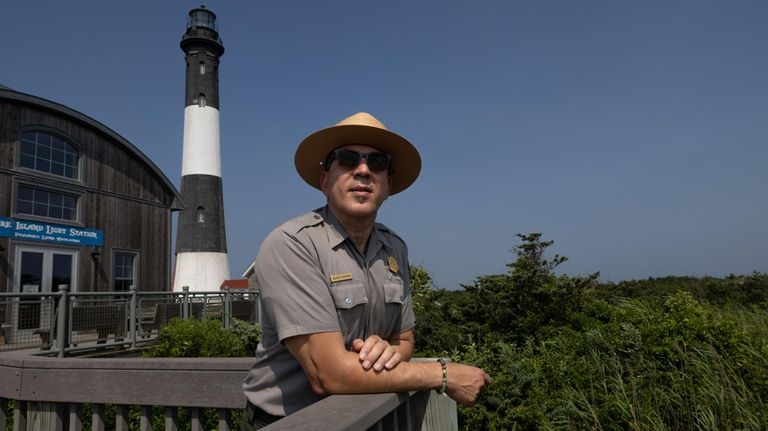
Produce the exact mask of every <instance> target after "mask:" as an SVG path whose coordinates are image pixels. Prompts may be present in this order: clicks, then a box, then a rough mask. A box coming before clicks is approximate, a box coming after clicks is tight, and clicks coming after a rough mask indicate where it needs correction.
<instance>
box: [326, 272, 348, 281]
mask: <svg viewBox="0 0 768 431" xmlns="http://www.w3.org/2000/svg"><path fill="white" fill-rule="evenodd" d="M347 280H352V273H351V272H345V273H344V274H331V283H336V282H339V281H347Z"/></svg>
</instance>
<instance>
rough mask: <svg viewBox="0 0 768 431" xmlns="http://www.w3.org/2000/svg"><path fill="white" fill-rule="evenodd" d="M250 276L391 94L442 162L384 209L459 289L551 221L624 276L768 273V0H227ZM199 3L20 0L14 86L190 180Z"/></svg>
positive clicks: (237, 166)
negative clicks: (187, 125)
mask: <svg viewBox="0 0 768 431" xmlns="http://www.w3.org/2000/svg"><path fill="white" fill-rule="evenodd" d="M205 3H206V6H207V7H208V8H209V9H210V10H212V11H214V12H215V13H216V14H217V16H218V18H219V29H220V35H221V38H222V39H223V41H224V46H225V48H226V53H225V54H224V56H223V57H222V62H221V69H220V90H221V92H220V95H221V101H220V103H221V139H222V165H223V166H222V167H223V171H224V174H223V180H224V200H225V208H226V209H225V215H226V228H227V242H228V246H229V254H230V264H231V270H232V274H233V276H237V275H239V274H240V273H242V271H243V270H245V268H246V267H247V266H248V264H249V263H250V262H251V260H252V259H253V257H254V255H255V253H256V251H257V249H258V247H259V244H260V243H261V240H262V239H263V238H264V236H265V235H266V234H267V233H268V232H269V231H270V230H271V229H272V228H274V227H275V226H277V225H278V224H280V223H281V222H282V221H284V220H286V219H288V218H290V217H293V216H296V215H299V214H301V213H303V212H305V211H307V210H310V209H313V208H316V207H319V206H321V205H322V204H323V202H324V199H323V197H322V195H321V194H320V193H319V192H317V191H315V190H314V189H310V188H309V187H308V186H306V185H305V184H304V183H303V182H302V181H301V179H300V178H299V177H298V175H297V174H296V173H295V171H294V168H293V154H294V150H295V148H296V145H297V144H298V143H299V142H300V141H301V140H302V139H303V138H304V137H305V136H306V135H308V134H309V133H311V132H313V131H315V130H317V129H320V128H323V127H326V126H329V125H331V124H333V123H335V122H337V121H339V120H340V119H342V118H344V117H346V116H348V115H350V114H353V113H355V112H358V111H368V112H371V113H372V114H373V115H375V116H376V117H378V118H379V119H380V120H381V121H382V122H384V124H386V125H387V127H388V128H390V129H392V130H394V131H396V132H398V133H400V134H401V135H403V136H405V137H406V138H408V139H409V140H411V141H412V142H413V143H414V144H415V145H416V147H417V148H418V149H419V151H420V152H421V154H422V158H423V161H424V165H423V169H422V173H421V177H420V178H419V180H418V181H417V182H416V183H415V184H414V185H413V186H412V187H411V188H410V189H408V190H407V191H405V192H403V193H401V194H399V195H397V196H394V197H393V198H391V199H390V200H388V201H387V202H386V203H385V204H384V207H383V208H382V210H381V211H380V212H379V220H380V221H381V222H383V223H385V224H387V225H388V226H389V227H391V228H392V229H393V230H395V231H396V232H398V233H399V234H400V235H401V236H402V237H404V238H405V239H406V241H407V242H408V244H409V248H410V258H411V263H413V264H421V265H424V266H425V267H426V269H427V270H428V271H429V272H430V273H431V274H432V275H433V277H434V278H435V281H436V282H437V285H438V286H439V287H442V288H447V289H453V288H457V287H458V285H459V284H460V283H463V284H467V283H471V282H472V281H473V280H474V279H475V278H476V277H477V276H480V275H488V274H497V273H503V272H505V271H506V269H507V268H506V267H505V264H506V263H508V262H511V261H512V260H514V255H513V254H512V253H511V250H512V248H513V247H514V246H516V245H517V244H519V242H518V239H517V237H516V236H515V234H517V233H527V232H542V233H543V235H544V238H545V239H549V240H554V241H555V246H554V249H553V251H554V252H556V253H559V254H561V255H565V256H568V257H569V258H570V260H569V261H568V262H567V263H565V264H564V265H562V266H561V267H560V269H561V270H562V272H565V273H568V274H572V275H576V274H589V273H592V272H595V271H600V272H601V274H602V276H601V279H602V280H604V281H608V280H611V281H618V280H623V279H638V278H646V277H658V276H665V275H696V276H701V275H713V276H723V275H727V274H730V273H736V274H749V273H751V272H752V271H760V272H768V192H766V186H767V185H768V2H766V1H764V0H740V1H725V0H723V1H710V0H695V1H669V0H664V1H645V0H644V1H615V0H605V1H589V0H585V1H573V0H562V1H555V0H549V1H548V0H543V1H530V0H526V1H522V0H519V1H518V0H494V1H469V0H465V1H454V0H439V1H438V0H418V1H404V0H401V1H361V0H336V1H310V0H304V1H299V0H280V1H277V0H274V1H245V0H243V1H233V0H227V1H223V0H218V1H215V0H208V1H206V2H205ZM199 4H200V3H198V2H195V1H187V0H184V1H180V0H175V1H157V0H155V1H149V0H138V1H131V2H117V1H98V0H88V1H86V0H73V1H68V2H65V1H61V0H55V1H54V0H50V1H38V0H4V1H3V3H2V16H3V24H2V26H0V48H1V49H0V52H2V57H0V58H1V59H0V84H3V85H6V86H8V87H11V88H13V89H15V90H18V91H21V92H25V93H30V94H33V95H36V96H39V97H43V98H46V99H50V100H52V101H55V102H58V103H61V104H63V105H66V106H69V107H71V108H73V109H76V110H78V111H80V112H83V113H84V114H86V115H89V116H91V117H93V118H95V119H96V120H98V121H100V122H102V123H104V124H106V125H107V126H108V127H110V128H112V129H113V130H115V131H116V132H117V133H119V134H121V135H122V136H124V137H125V138H127V139H128V140H129V141H131V142H132V143H133V144H134V145H135V146H136V147H138V148H139V149H140V150H141V151H143V152H144V153H145V154H147V156H148V157H149V158H150V159H152V160H153V161H154V162H155V163H156V164H157V166H158V167H159V168H160V169H161V170H162V171H163V172H164V173H165V174H166V175H167V176H168V177H169V178H170V179H171V180H172V181H173V182H174V184H176V185H177V187H178V185H179V183H180V175H181V154H182V130H183V108H184V100H183V99H184V58H183V53H182V51H181V50H180V49H179V41H180V40H181V36H182V34H183V32H184V30H185V26H186V17H187V13H188V11H189V10H190V9H191V8H194V7H197V6H199Z"/></svg>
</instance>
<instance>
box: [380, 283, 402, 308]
mask: <svg viewBox="0 0 768 431" xmlns="http://www.w3.org/2000/svg"><path fill="white" fill-rule="evenodd" d="M403 301H405V287H403V280H400V279H399V278H393V279H391V280H388V281H385V282H384V302H386V303H387V304H401V305H402V304H403Z"/></svg>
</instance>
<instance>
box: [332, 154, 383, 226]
mask: <svg viewBox="0 0 768 431" xmlns="http://www.w3.org/2000/svg"><path fill="white" fill-rule="evenodd" d="M341 148H343V149H346V150H352V151H356V152H359V153H377V152H380V151H379V150H378V149H376V148H373V147H369V146H367V145H357V144H355V145H345V146H343V147H341ZM391 184H392V179H391V178H390V176H389V172H388V170H387V169H383V170H379V171H373V170H371V169H370V168H369V167H368V162H367V160H366V159H362V160H360V163H359V164H358V165H357V166H355V167H345V166H342V165H341V164H339V161H338V160H333V162H332V163H331V165H330V167H329V169H328V171H323V173H322V174H321V177H320V187H321V189H322V191H323V194H325V196H326V197H327V198H328V206H329V207H331V209H332V210H333V212H334V214H336V215H337V216H342V217H344V216H346V217H353V218H354V217H361V218H366V217H371V216H373V217H374V218H375V217H376V212H377V211H378V209H379V207H380V206H381V204H382V203H383V202H384V201H385V200H386V199H387V197H389V189H390V186H391Z"/></svg>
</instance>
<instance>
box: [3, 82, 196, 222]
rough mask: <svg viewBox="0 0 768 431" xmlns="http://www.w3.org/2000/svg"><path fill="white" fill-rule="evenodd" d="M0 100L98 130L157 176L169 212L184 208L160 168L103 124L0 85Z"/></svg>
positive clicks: (46, 100)
mask: <svg viewBox="0 0 768 431" xmlns="http://www.w3.org/2000/svg"><path fill="white" fill-rule="evenodd" d="M0 99H8V100H14V101H17V102H21V103H26V104H29V105H34V106H37V107H41V108H44V109H47V110H49V111H54V112H57V113H59V114H61V115H64V116H67V117H70V118H72V119H73V120H75V121H78V122H80V123H83V124H85V125H87V126H88V127H91V128H93V129H95V130H98V131H99V132H100V133H102V134H104V135H106V136H108V137H109V138H110V139H112V140H114V141H115V142H117V143H119V144H120V145H122V146H123V147H124V148H125V149H126V150H127V151H128V152H129V153H130V154H133V155H134V156H135V157H136V158H137V159H139V160H140V161H141V162H142V163H144V165H146V167H147V168H148V169H149V170H150V171H151V172H153V173H154V174H155V175H157V177H158V178H159V179H160V181H162V182H163V184H164V185H165V187H166V188H167V189H168V190H169V191H170V192H171V193H172V194H173V202H172V203H171V210H180V209H183V208H184V206H185V205H184V200H183V199H182V198H181V193H180V192H179V191H178V190H177V189H176V186H174V185H173V183H172V182H171V181H170V180H169V179H168V177H166V176H165V174H164V173H163V172H162V171H161V170H160V168H158V167H157V165H155V164H154V163H153V162H152V160H150V159H149V158H148V157H147V155H146V154H144V153H143V152H141V150H139V149H138V148H136V147H135V146H134V145H133V144H131V143H130V142H128V140H127V139H125V138H123V137H122V136H120V135H119V134H118V133H117V132H115V131H114V130H112V129H110V128H109V127H107V126H105V125H104V124H102V123H100V122H98V121H96V120H94V119H93V118H91V117H89V116H87V115H85V114H83V113H81V112H78V111H75V110H74V109H72V108H69V107H67V106H64V105H62V104H60V103H56V102H53V101H50V100H48V99H43V98H42V97H37V96H33V95H31V94H26V93H21V92H19V91H16V90H13V89H11V88H8V87H6V86H4V85H1V84H0Z"/></svg>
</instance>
